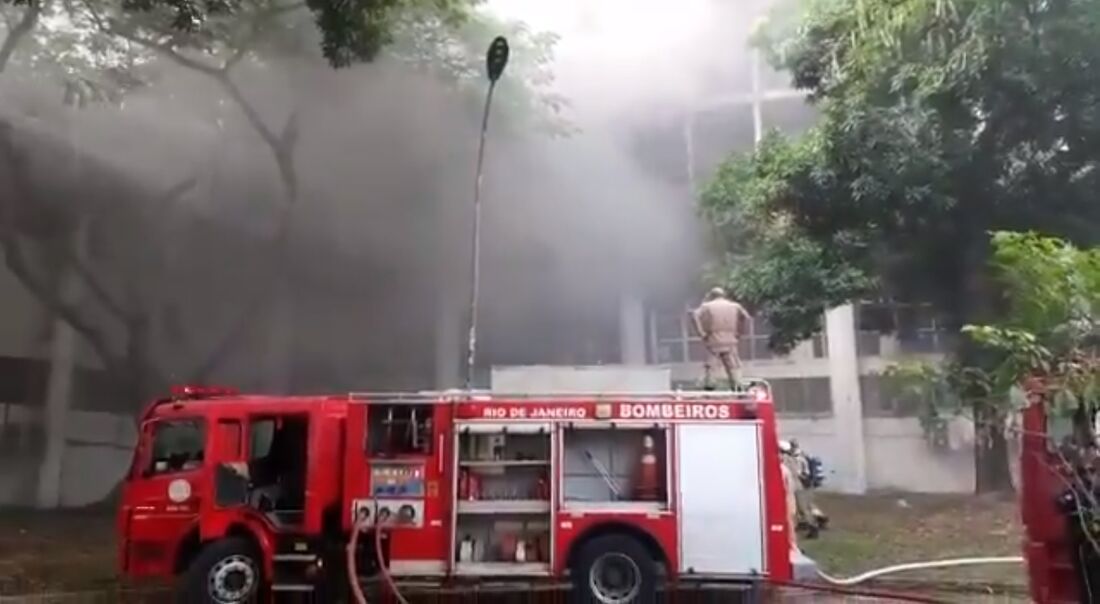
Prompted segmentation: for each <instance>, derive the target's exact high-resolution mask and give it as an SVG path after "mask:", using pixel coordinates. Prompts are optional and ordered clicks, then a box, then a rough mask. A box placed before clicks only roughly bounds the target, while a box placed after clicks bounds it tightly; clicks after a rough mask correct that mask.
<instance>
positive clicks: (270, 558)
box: [118, 382, 792, 603]
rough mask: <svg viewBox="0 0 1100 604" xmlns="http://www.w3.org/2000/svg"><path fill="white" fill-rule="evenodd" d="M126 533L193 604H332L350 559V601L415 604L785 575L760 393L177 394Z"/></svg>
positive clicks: (125, 516)
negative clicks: (307, 601)
mask: <svg viewBox="0 0 1100 604" xmlns="http://www.w3.org/2000/svg"><path fill="white" fill-rule="evenodd" d="M364 527H366V528H364ZM118 532H119V535H120V539H119V544H120V545H119V556H120V558H119V563H120V565H121V568H122V571H123V573H124V574H125V575H127V576H129V577H131V578H142V577H144V578H152V579H159V580H173V581H175V582H176V585H177V590H178V594H179V596H180V598H181V600H183V601H186V602H218V603H230V602H245V601H258V600H265V601H272V600H275V599H282V598H292V597H295V598H303V597H305V596H304V594H311V597H312V598H313V600H314V601H322V602H323V601H339V600H340V599H342V598H343V597H345V596H346V593H344V592H342V590H343V589H344V588H345V587H346V586H347V585H348V576H349V575H348V571H347V570H346V569H348V568H349V566H350V565H349V564H348V562H349V560H348V558H349V557H350V558H351V560H350V562H353V563H354V567H353V568H355V572H356V574H357V575H358V577H357V578H356V580H357V581H363V582H366V583H370V581H371V577H372V576H375V575H378V576H384V577H385V578H386V579H389V580H391V582H392V583H393V584H395V585H396V589H397V590H398V591H401V592H407V590H412V589H421V588H424V586H426V585H428V584H432V585H436V586H442V588H447V587H448V586H449V585H452V584H456V583H460V584H464V583H466V582H471V583H473V582H476V583H477V584H478V585H479V586H480V588H482V589H484V588H487V586H489V585H492V584H503V583H512V584H514V583H516V582H523V583H524V584H526V585H528V586H530V587H532V588H533V587H535V586H536V585H537V586H540V587H541V586H544V585H545V586H548V587H555V586H557V587H562V588H570V594H571V597H577V598H581V599H585V600H588V601H591V600H595V601H600V602H607V603H617V602H632V601H633V602H645V601H652V599H653V597H654V594H655V593H656V592H657V591H658V590H659V589H661V588H662V585H664V584H666V583H669V582H677V583H681V582H690V581H692V580H700V581H704V580H705V581H708V582H711V581H719V582H727V583H732V584H745V585H759V584H761V583H762V582H763V581H764V580H787V579H789V578H790V576H791V573H792V567H791V558H790V555H791V546H790V535H789V527H788V522H787V514H786V509H785V495H784V490H783V481H782V477H781V470H780V461H779V455H778V440H777V436H776V428H775V415H774V412H773V408H772V405H771V395H770V391H769V389H768V386H767V384H766V383H763V382H753V383H752V385H751V387H748V388H747V389H745V390H744V391H741V392H737V393H729V392H727V393H718V392H666V393H660V394H653V395H645V394H622V395H614V394H607V393H602V394H593V395H568V396H564V395H531V394H525V395H504V394H497V393H493V394H488V393H471V392H465V391H462V392H458V391H456V392H437V393H420V394H352V395H350V396H349V395H345V396H339V397H274V396H249V395H240V394H236V393H233V392H230V391H227V390H220V389H203V388H183V389H178V390H177V391H175V392H174V394H173V396H171V397H169V398H165V399H163V400H159V401H157V402H155V403H154V404H152V405H151V406H150V407H149V408H148V409H147V410H146V412H145V413H144V415H143V417H142V420H141V429H140V437H139V442H138V445H137V448H136V452H135V455H134V461H133V465H132V468H131V470H130V473H129V475H128V478H127V480H126V482H125V485H124V489H123V495H122V504H121V508H120V510H119V513H118ZM353 533H355V536H356V540H357V541H358V546H357V547H356V548H349V547H348V544H349V540H350V539H351V536H352V534H353ZM349 551H350V552H351V553H346V552H349ZM439 588H440V587H436V589H439ZM391 589H392V587H391Z"/></svg>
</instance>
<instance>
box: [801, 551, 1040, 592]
mask: <svg viewBox="0 0 1100 604" xmlns="http://www.w3.org/2000/svg"><path fill="white" fill-rule="evenodd" d="M1023 562H1024V559H1023V558H1022V557H1020V556H1003V557H1000V558H954V559H950V560H933V561H930V562H908V563H905V564H896V565H894V566H887V567H884V568H877V569H875V570H871V571H867V572H865V573H863V574H862V575H856V576H854V577H848V578H846V579H838V578H836V577H830V576H829V575H827V574H825V573H823V572H821V571H820V570H819V571H817V574H818V576H820V577H821V578H822V579H824V580H825V582H826V583H832V584H833V585H840V586H848V585H856V584H859V583H863V582H864V581H869V580H871V579H874V578H875V577H881V576H883V575H891V574H894V573H900V572H905V571H910V570H924V569H929V568H950V567H955V566H980V565H986V564H1023Z"/></svg>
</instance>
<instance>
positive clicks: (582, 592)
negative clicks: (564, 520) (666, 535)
mask: <svg viewBox="0 0 1100 604" xmlns="http://www.w3.org/2000/svg"><path fill="white" fill-rule="evenodd" d="M570 575H571V577H572V581H573V590H572V596H573V597H572V598H571V600H572V601H573V602H577V603H583V604H651V603H652V602H655V601H656V599H657V565H656V563H655V562H654V561H653V558H652V557H651V556H650V555H649V551H648V550H646V548H645V546H643V545H642V544H641V543H639V542H638V540H637V539H634V538H632V537H630V536H628V535H622V534H611V535H603V536H600V537H596V538H594V539H592V540H590V541H588V542H587V543H585V544H584V545H582V546H581V549H580V551H579V552H578V555H577V557H576V563H575V564H574V566H573V568H572V569H570Z"/></svg>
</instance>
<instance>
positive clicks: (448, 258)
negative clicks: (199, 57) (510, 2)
mask: <svg viewBox="0 0 1100 604" xmlns="http://www.w3.org/2000/svg"><path fill="white" fill-rule="evenodd" d="M496 4H501V5H506V4H507V3H494V5H493V6H494V7H496V9H499V10H503V11H505V12H507V9H508V6H500V7H497V6H496ZM539 4H540V5H542V4H545V3H539ZM552 4H554V5H555V6H558V5H559V3H552ZM696 4H698V3H696ZM696 4H692V7H694V9H693V10H684V11H682V12H681V13H677V15H678V17H677V19H678V20H676V21H675V22H673V21H670V20H669V18H668V16H667V14H666V12H665V10H664V7H663V6H661V5H659V4H653V3H642V4H637V3H632V4H631V5H630V6H629V7H623V10H624V11H625V12H624V13H623V14H629V15H632V16H633V18H635V20H636V21H629V20H627V21H624V22H623V23H619V27H618V28H617V29H615V30H614V31H615V32H619V33H620V34H622V36H624V37H620V38H616V37H614V36H611V37H610V38H607V36H608V32H609V31H611V30H606V29H601V23H602V21H601V19H603V18H604V17H600V16H599V15H593V14H588V15H586V14H585V13H584V11H579V12H574V13H570V12H569V11H570V10H575V9H576V7H570V5H569V3H561V4H560V6H559V8H560V11H559V12H560V14H559V15H558V17H559V18H558V19H557V21H556V22H555V20H554V19H549V20H548V21H547V23H546V24H541V23H538V22H536V23H534V26H535V27H536V28H537V27H542V26H545V27H551V28H553V27H554V26H555V23H557V24H558V25H559V26H561V28H562V29H564V30H566V31H562V35H563V38H562V41H561V44H560V46H559V48H558V56H559V59H558V65H557V69H556V71H557V74H558V76H559V81H560V86H559V88H558V91H559V92H561V93H563V94H564V95H565V96H566V97H567V98H569V99H570V101H571V107H570V109H569V110H568V112H567V117H568V118H569V119H570V120H572V122H573V123H574V124H575V125H576V126H577V127H578V129H579V132H577V133H575V134H574V135H573V136H570V137H568V138H552V137H547V136H545V135H543V134H540V133H538V132H523V131H519V132H517V131H516V130H515V129H514V128H513V129H505V128H503V127H501V125H500V124H501V120H506V119H507V116H502V115H497V116H494V121H493V124H492V125H491V132H490V142H489V149H488V160H487V165H486V175H485V183H486V187H485V192H484V200H483V201H484V212H485V214H484V232H483V234H484V249H485V256H484V260H483V262H484V264H483V270H484V273H483V274H484V282H483V287H484V289H483V306H482V314H481V318H482V324H483V326H484V331H483V333H482V338H483V349H482V351H483V355H482V356H483V359H482V361H483V363H484V364H485V365H489V364H494V363H555V362H569V363H595V362H617V361H618V360H619V359H618V351H617V346H618V334H617V329H618V313H619V296H620V294H621V293H622V292H624V291H625V292H633V293H636V294H638V295H643V296H644V295H648V294H649V293H651V292H654V291H658V292H659V291H660V290H661V289H662V288H665V287H669V286H670V285H669V284H670V283H672V282H674V281H677V282H684V281H690V279H691V278H692V277H693V276H694V271H695V270H696V269H697V267H698V262H699V258H700V250H701V247H702V243H703V238H702V235H701V230H700V229H699V227H698V225H697V222H696V220H695V218H694V210H693V205H692V202H691V199H690V198H689V196H687V195H686V194H685V193H686V191H685V190H684V188H683V187H677V186H675V185H673V184H669V183H668V182H667V181H666V180H664V179H662V178H661V177H660V175H658V174H655V173H654V172H653V171H652V170H650V169H647V168H646V167H645V166H644V165H643V164H642V163H641V161H640V160H639V157H638V153H637V144H636V139H637V137H638V132H639V131H642V130H644V129H645V128H647V127H649V126H650V125H651V123H655V122H658V121H660V120H665V119H667V118H668V117H669V115H670V113H673V114H674V113H675V112H676V111H681V110H682V109H680V108H681V107H682V106H683V105H684V104H685V103H687V102H689V101H690V99H691V97H692V95H693V94H694V92H693V91H694V86H695V84H696V83H697V79H698V77H699V74H701V73H704V71H705V63H706V60H705V56H704V55H705V54H706V53H704V52H702V49H700V48H698V47H697V42H698V40H699V39H700V38H699V37H698V36H699V35H700V34H699V32H700V31H702V30H703V29H705V27H706V26H707V24H706V12H705V11H703V10H702V9H699V7H698V6H696ZM578 6H579V5H578ZM562 15H567V16H568V15H572V16H568V18H563V17H562ZM520 16H522V15H520ZM535 16H536V17H538V16H539V15H538V14H536V15H535ZM542 17H546V15H545V14H544V15H542ZM563 19H564V20H563ZM662 23H663V24H664V25H665V26H666V30H668V31H666V34H668V35H666V36H665V37H664V38H658V37H656V33H657V32H658V31H659V28H657V26H658V25H661V24H662ZM647 24H648V25H647ZM604 25H606V23H604ZM643 25H645V27H643ZM672 25H675V26H676V27H677V28H678V29H675V31H673V30H671V29H668V28H670V27H671V26H672ZM647 27H648V29H647ZM631 31H633V32H634V34H637V35H634V36H633V37H632V36H630V35H628V34H629V33H630V32H631ZM623 32H627V33H625V34H624V33H623ZM670 32H671V33H670ZM612 33H613V32H612ZM571 35H572V36H573V37H572V38H571V37H570V36H571ZM601 36H602V37H604V38H607V39H605V40H604V42H605V43H604V44H603V45H602V46H601V45H596V44H595V42H594V41H595V40H599V39H601ZM647 36H650V37H648V38H647ZM693 44H696V46H693ZM740 48H741V46H740V45H730V47H729V48H727V50H726V52H739V51H740ZM677 53H679V54H677ZM674 56H675V57H676V58H675V59H673V58H672V57H674ZM164 69H165V70H166V71H165V72H164V74H163V75H162V77H160V78H158V81H157V83H156V85H155V86H153V87H151V88H149V89H147V90H144V91H141V92H138V93H135V94H132V95H131V96H129V97H127V99H126V100H125V103H124V105H123V106H122V107H121V108H119V107H115V106H110V105H101V106H92V107H88V108H84V109H81V110H79V111H78V110H72V109H65V108H62V107H61V106H60V104H59V102H58V101H59V100H60V96H61V95H60V93H59V92H58V91H57V90H56V89H55V88H51V87H50V85H49V84H48V83H42V84H40V85H38V86H36V87H28V86H26V85H25V84H24V83H21V84H20V85H19V86H20V87H19V88H18V90H15V89H13V88H11V86H10V85H4V86H5V92H4V95H3V96H2V97H0V98H2V99H3V100H0V112H2V114H3V116H4V118H5V119H6V120H10V121H11V122H12V123H13V124H16V125H17V127H18V128H20V129H21V130H22V131H23V132H24V134H26V136H24V137H23V138H24V140H25V141H31V142H26V144H27V145H28V146H29V147H34V146H36V145H39V146H40V145H42V144H45V143H41V141H52V142H50V143H49V145H52V146H53V147H56V148H59V149H63V150H65V149H67V151H66V152H67V153H69V155H67V156H65V155H64V153H62V156H65V157H69V160H67V161H68V163H67V164H64V165H65V166H66V168H65V170H58V169H56V168H47V167H45V166H46V164H51V165H53V164H56V157H57V156H58V155H57V154H58V153H59V152H58V151H56V149H55V150H54V151H53V155H52V156H51V155H49V154H48V153H46V154H44V155H42V156H41V157H38V159H36V163H37V164H38V165H39V170H41V172H40V177H41V178H43V179H54V180H56V179H58V178H61V179H65V178H68V179H69V180H68V181H67V182H68V183H69V184H68V186H67V188H66V187H62V189H63V190H62V191H61V192H56V193H55V194H53V196H52V197H51V199H50V201H51V202H53V203H54V204H55V205H56V204H61V205H64V206H66V207H70V209H71V210H72V211H74V212H76V213H77V214H86V215H90V216H94V223H95V224H96V225H97V226H96V228H97V229H98V233H99V235H98V237H93V238H94V239H96V241H97V242H98V243H97V245H96V247H95V254H94V256H95V259H96V266H97V267H98V269H97V270H99V271H100V273H102V275H103V281H104V282H106V283H107V285H109V286H110V287H111V288H113V289H116V290H118V289H120V290H122V291H124V292H126V293H127V295H130V296H131V297H132V298H133V299H137V300H140V301H141V304H146V305H147V304H156V305H157V307H158V309H161V310H162V311H163V312H161V313H159V318H158V322H157V325H156V326H155V330H156V337H154V338H153V344H152V345H151V350H150V351H149V352H148V354H149V355H150V356H151V357H154V358H155V363H156V364H157V366H158V367H159V370H160V373H162V374H163V377H164V378H165V379H173V380H182V379H188V378H190V377H191V375H192V370H193V368H194V366H195V364H196V363H200V364H201V361H202V360H203V357H204V356H206V355H208V351H209V350H210V348H211V347H212V346H213V345H214V344H215V343H216V342H218V341H219V338H220V337H221V336H223V335H224V334H226V333H230V332H231V331H232V330H233V328H234V325H235V324H236V322H237V320H238V319H239V317H240V314H241V309H243V308H248V302H249V300H250V299H252V298H253V297H255V295H257V292H258V293H260V294H261V295H267V294H265V292H266V291H267V290H265V289H264V288H265V287H267V286H268V285H269V284H268V283H267V279H266V278H265V275H266V272H265V268H264V266H265V262H267V261H268V260H269V252H270V249H269V243H268V242H269V241H270V239H271V237H272V236H273V234H274V232H275V230H276V225H277V224H278V219H279V217H280V215H281V214H280V212H281V208H282V204H283V203H284V202H283V191H282V188H281V186H280V183H279V177H278V173H277V171H276V168H275V162H274V160H273V158H272V155H271V153H270V151H269V149H267V148H266V147H265V146H264V145H263V143H262V141H261V140H260V139H259V137H258V136H257V134H256V132H255V131H254V130H253V129H251V128H250V127H249V126H248V124H247V122H246V121H245V120H244V118H243V115H242V113H241V111H240V110H239V108H237V107H236V106H235V105H233V104H232V103H230V102H229V101H228V99H227V98H225V96H224V94H222V93H221V92H220V91H219V90H218V88H217V87H216V86H214V85H213V84H212V83H211V82H210V81H209V79H207V78H205V77H203V76H202V75H200V74H196V73H194V72H190V71H187V70H186V69H182V68H179V67H173V66H164ZM505 77H507V75H506V76H505ZM237 79H238V81H239V82H240V84H241V87H242V89H243V90H244V91H245V93H246V96H247V97H248V98H249V99H253V100H254V103H255V106H256V109H257V111H258V112H259V114H260V115H261V117H262V118H263V119H264V121H265V122H266V123H268V124H270V127H271V128H272V129H273V130H276V131H279V130H281V129H282V127H283V124H284V123H285V122H286V120H287V119H288V116H290V115H291V113H296V115H297V120H298V124H299V128H298V129H299V144H298V145H297V148H296V150H295V153H294V162H295V166H296V171H297V175H298V178H299V183H298V185H299V190H300V195H299V200H298V201H297V203H296V205H295V207H294V208H293V210H292V211H293V213H294V220H293V229H292V238H291V240H292V246H291V256H290V260H289V261H288V262H287V267H288V268H289V269H290V271H289V272H290V274H291V282H290V283H291V290H290V291H291V292H292V293H291V294H290V300H289V304H290V306H289V308H290V310H289V311H288V310H286V309H285V308H284V309H283V310H282V311H280V312H284V313H288V312H289V313H290V314H284V315H277V314H272V313H273V312H275V311H272V310H271V308H270V307H271V306H272V305H271V304H267V305H261V306H259V307H257V311H256V313H257V315H258V316H257V317H253V319H254V320H253V321H251V322H250V327H249V329H248V330H247V331H246V332H245V333H244V334H243V335H242V336H241V338H240V339H241V341H240V342H239V343H237V345H235V346H233V352H232V354H230V355H227V356H226V358H225V359H222V360H221V361H220V362H219V363H218V364H217V366H216V369H215V370H214V372H213V374H212V375H213V376H216V377H219V378H222V379H225V380H227V381H231V382H234V383H236V384H239V385H242V386H245V387H253V388H275V387H278V388H282V387H290V388H293V389H295V390H324V391H336V390H341V389H350V388H370V389H377V388H406V387H427V386H431V385H434V384H435V383H441V384H442V385H456V384H454V383H453V382H454V381H455V379H456V378H457V376H456V371H457V367H458V366H459V365H460V362H461V361H460V360H459V359H461V357H462V344H463V342H462V339H463V338H464V335H465V332H464V329H465V321H466V319H467V316H466V307H465V304H466V296H467V295H468V290H467V284H468V276H469V262H468V255H469V235H470V216H471V203H472V194H473V169H474V162H475V153H476V145H477V125H478V124H477V122H478V118H479V116H478V115H477V110H476V105H477V104H478V103H476V102H475V103H471V102H470V99H469V98H467V97H462V96H461V94H460V93H459V92H457V91H455V90H453V89H452V88H450V87H448V86H447V85H445V84H444V83H442V82H440V81H438V80H435V79H432V78H431V77H430V76H427V75H424V74H421V73H416V72H414V71H413V70H411V69H409V68H408V67H407V66H404V65H402V64H400V63H398V62H396V61H393V60H383V61H380V62H378V63H376V64H372V65H364V66H358V67H355V68H352V69H347V70H340V71H333V70H331V69H329V68H328V67H327V66H325V65H323V64H322V63H321V62H319V61H317V62H308V61H300V62H294V63H286V64H266V65H242V66H241V71H240V73H238V74H237ZM27 133H30V134H27ZM36 141H37V142H36ZM36 153H37V152H36ZM50 157H53V158H54V159H50ZM103 171H107V172H109V173H112V174H114V175H116V176H117V177H118V179H119V180H120V181H125V182H126V185H125V187H123V186H122V185H121V184H119V185H118V186H117V187H115V189H112V187H111V186H109V185H108V186H106V187H105V188H104V190H102V191H100V190H97V192H95V193H94V194H92V193H90V192H89V191H90V189H89V188H88V187H87V186H86V183H87V182H88V179H89V178H91V176H89V174H92V173H93V172H94V173H95V174H101V173H102V172H103ZM98 178H101V179H102V178H103V177H102V176H99V177H98ZM187 179H194V182H195V184H194V186H193V187H192V188H190V189H188V190H187V192H186V193H185V194H184V195H183V196H182V197H181V198H179V199H177V200H174V201H171V202H166V203H161V205H154V204H153V203H152V202H151V201H150V200H156V199H158V197H157V196H158V194H161V193H162V192H163V191H166V190H168V189H169V188H171V187H172V186H173V185H175V184H177V183H180V182H183V181H185V180H187ZM116 184H117V183H116ZM123 189H125V191H126V192H122V190H123ZM93 198H94V199H93ZM131 215H136V216H138V218H136V219H129V218H128V219H124V218H123V217H124V216H131ZM151 250H155V253H153V252H151ZM154 256H155V258H156V261H155V262H152V263H151V264H150V262H151V261H149V258H150V257H154ZM143 262H144V265H143ZM135 267H137V268H135ZM135 275H136V277H135ZM135 281H136V283H135ZM280 291H284V292H285V291H286V290H280ZM269 295H270V296H278V295H280V294H278V293H277V292H272V293H270V294H269ZM151 301H152V302H151ZM283 302H286V301H285V300H284V301H283ZM276 306H277V304H276ZM259 315H262V316H259ZM279 316H282V317H283V318H284V319H286V321H287V322H288V324H289V325H291V327H290V328H289V335H285V334H284V339H283V340H282V345H285V346H287V348H288V349H289V351H290V352H289V356H286V355H284V356H283V357H282V359H281V365H280V363H272V362H271V361H270V357H271V350H270V348H271V347H272V346H273V344H272V340H271V337H270V336H271V334H270V331H271V328H270V325H271V324H272V321H276V320H278V317H279ZM98 319H99V320H100V321H101V322H103V323H104V324H107V325H108V326H109V327H108V331H109V332H111V333H112V334H115V333H116V331H117V329H116V328H117V327H118V326H117V325H111V319H110V317H108V316H102V315H101V316H99V317H98ZM113 337H114V340H113V345H114V346H116V347H123V346H124V345H125V338H124V336H123V335H115V336H113ZM286 338H289V339H286ZM276 356H277V355H276ZM84 358H85V361H84V363H85V364H87V365H99V363H98V361H96V360H95V356H94V355H93V354H91V352H90V351H84ZM275 374H283V375H279V376H278V379H276V376H275Z"/></svg>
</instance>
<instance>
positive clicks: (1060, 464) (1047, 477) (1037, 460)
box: [1020, 378, 1100, 604]
mask: <svg viewBox="0 0 1100 604" xmlns="http://www.w3.org/2000/svg"><path fill="white" fill-rule="evenodd" d="M1026 390H1027V392H1028V405H1027V407H1026V408H1025V409H1024V412H1023V435H1022V438H1021V444H1022V446H1021V448H1020V449H1021V458H1020V506H1021V518H1022V520H1023V524H1024V534H1025V539H1024V557H1025V559H1026V560H1027V566H1028V583H1029V586H1030V590H1031V598H1032V600H1033V601H1034V602H1036V603H1037V604H1076V603H1077V602H1094V601H1097V600H1098V599H1100V595H1096V590H1097V589H1100V587H1098V586H1100V581H1097V577H1098V576H1100V574H1098V573H1100V552H1098V551H1097V549H1096V546H1095V543H1094V542H1095V538H1096V536H1097V534H1100V525H1098V524H1097V519H1096V518H1095V517H1092V514H1095V509H1094V508H1095V497H1096V495H1097V491H1096V489H1097V487H1098V486H1100V485H1097V484H1096V474H1095V472H1096V468H1095V464H1096V453H1095V445H1092V444H1089V443H1095V441H1096V434H1095V432H1094V421H1093V420H1094V419H1095V417H1094V416H1095V411H1093V412H1091V413H1086V412H1085V409H1084V408H1078V411H1077V413H1075V414H1074V415H1073V416H1072V417H1069V418H1067V417H1064V415H1063V414H1059V413H1056V412H1054V411H1055V409H1054V408H1053V405H1052V404H1051V399H1050V396H1049V394H1050V393H1048V392H1047V389H1046V387H1045V385H1044V382H1043V380H1042V379H1039V378H1033V379H1030V380H1028V382H1027V384H1026ZM1081 453H1083V454H1084V455H1083V456H1082V455H1081ZM1089 466H1093V467H1092V468H1091V471H1090V468H1089ZM1083 491H1091V493H1089V494H1086V493H1085V492H1083ZM1082 509H1083V510H1084V511H1085V513H1084V514H1083V515H1078V513H1077V512H1078V511H1079V510H1082ZM1076 529H1083V530H1084V531H1087V532H1088V533H1090V534H1091V535H1090V536H1089V537H1084V535H1083V534H1082V533H1081V532H1079V531H1078V530H1076Z"/></svg>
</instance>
